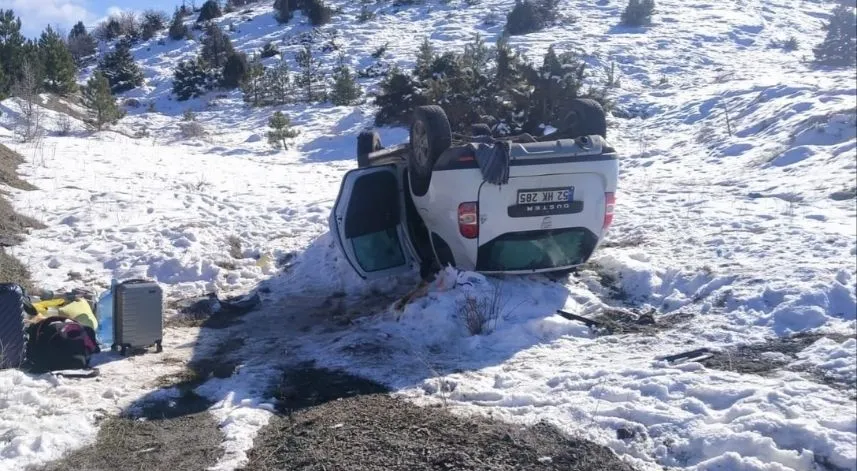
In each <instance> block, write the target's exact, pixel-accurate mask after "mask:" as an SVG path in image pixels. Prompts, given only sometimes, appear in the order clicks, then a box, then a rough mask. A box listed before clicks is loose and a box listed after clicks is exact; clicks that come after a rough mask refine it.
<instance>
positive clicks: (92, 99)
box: [82, 72, 124, 130]
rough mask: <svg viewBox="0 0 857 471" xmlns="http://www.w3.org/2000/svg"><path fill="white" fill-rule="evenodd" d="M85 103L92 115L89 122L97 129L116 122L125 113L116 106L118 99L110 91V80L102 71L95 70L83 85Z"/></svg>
mask: <svg viewBox="0 0 857 471" xmlns="http://www.w3.org/2000/svg"><path fill="white" fill-rule="evenodd" d="M82 100H83V105H84V106H85V107H86V108H87V109H88V110H89V111H90V113H91V114H92V117H91V118H90V119H89V120H88V122H89V123H90V124H91V125H92V126H94V127H95V128H96V129H99V130H100V129H102V128H104V125H106V124H115V123H116V122H117V121H119V119H120V118H122V116H123V115H124V113H123V112H122V110H120V109H119V107H118V106H116V99H115V98H113V95H112V94H111V93H110V82H109V81H108V80H107V77H105V76H104V75H102V74H101V73H100V72H95V74H93V75H92V77H91V78H90V79H89V81H88V82H87V83H86V86H84V87H83V96H82Z"/></svg>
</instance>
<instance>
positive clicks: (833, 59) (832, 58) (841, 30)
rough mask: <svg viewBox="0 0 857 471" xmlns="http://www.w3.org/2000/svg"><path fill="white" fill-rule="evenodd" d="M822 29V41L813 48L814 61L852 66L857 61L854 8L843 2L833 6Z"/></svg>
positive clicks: (838, 65) (856, 29)
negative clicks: (828, 18) (825, 32)
mask: <svg viewBox="0 0 857 471" xmlns="http://www.w3.org/2000/svg"><path fill="white" fill-rule="evenodd" d="M824 29H825V30H826V31H827V35H826V36H825V38H824V41H822V43H821V44H819V45H818V47H816V48H814V49H813V52H814V53H815V61H816V62H817V63H818V64H822V65H830V66H834V67H847V66H853V65H854V64H855V62H857V16H855V15H854V8H853V7H850V6H847V5H845V4H842V5H839V6H837V7H836V8H834V9H833V12H832V14H831V17H830V21H829V22H828V23H827V24H826V25H824Z"/></svg>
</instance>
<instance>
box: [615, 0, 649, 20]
mask: <svg viewBox="0 0 857 471" xmlns="http://www.w3.org/2000/svg"><path fill="white" fill-rule="evenodd" d="M654 13H655V0H628V6H626V7H625V11H623V12H622V24H624V25H627V26H643V25H647V24H649V23H651V22H652V15H653V14H654Z"/></svg>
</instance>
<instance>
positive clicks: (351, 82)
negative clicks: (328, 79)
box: [330, 56, 363, 106]
mask: <svg viewBox="0 0 857 471" xmlns="http://www.w3.org/2000/svg"><path fill="white" fill-rule="evenodd" d="M362 94H363V92H362V91H361V90H360V85H358V84H357V80H356V79H355V78H354V73H352V72H351V69H350V68H349V67H348V66H347V65H345V58H344V57H343V56H339V66H337V67H336V70H335V71H334V72H333V90H331V92H330V102H331V103H333V104H334V105H336V106H347V105H353V104H354V103H355V102H356V101H357V99H359V98H360V95H362Z"/></svg>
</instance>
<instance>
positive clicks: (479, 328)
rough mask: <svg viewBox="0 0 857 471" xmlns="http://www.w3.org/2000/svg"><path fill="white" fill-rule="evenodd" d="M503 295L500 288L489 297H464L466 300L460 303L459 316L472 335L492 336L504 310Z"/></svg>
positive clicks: (468, 295)
mask: <svg viewBox="0 0 857 471" xmlns="http://www.w3.org/2000/svg"><path fill="white" fill-rule="evenodd" d="M502 294H503V291H502V289H501V288H500V287H499V286H498V287H495V288H493V289H492V291H491V293H490V294H488V295H482V296H478V295H473V294H470V293H467V294H465V295H464V300H463V301H461V302H459V303H458V314H459V315H460V316H461V319H462V320H463V321H464V325H465V326H466V327H467V331H468V332H470V335H482V334H490V333H491V332H493V331H494V329H495V328H496V327H497V320H498V319H499V318H500V314H501V311H502V310H503V297H502Z"/></svg>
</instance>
